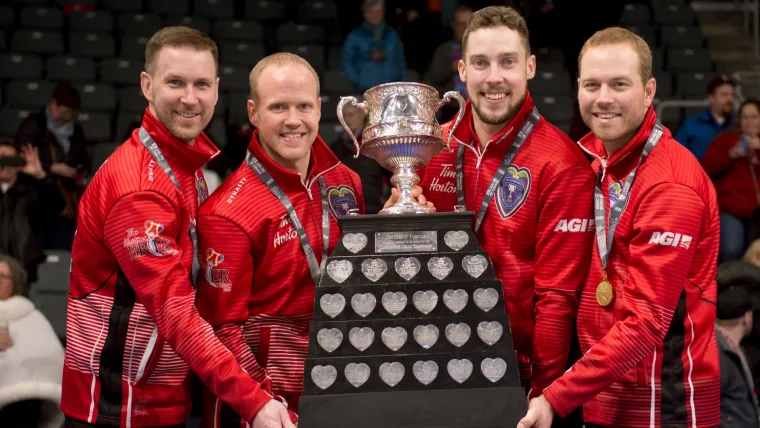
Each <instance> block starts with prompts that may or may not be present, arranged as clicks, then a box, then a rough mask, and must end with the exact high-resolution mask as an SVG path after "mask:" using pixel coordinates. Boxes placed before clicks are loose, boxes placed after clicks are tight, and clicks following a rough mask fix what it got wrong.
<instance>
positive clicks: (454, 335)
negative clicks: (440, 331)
mask: <svg viewBox="0 0 760 428" xmlns="http://www.w3.org/2000/svg"><path fill="white" fill-rule="evenodd" d="M470 333H471V331H470V326H468V325H467V324H465V323H463V322H460V323H459V324H454V323H451V324H449V325H447V326H446V339H448V340H449V342H451V344H452V345H454V346H456V347H457V348H461V347H462V345H464V344H465V343H467V341H468V340H470Z"/></svg>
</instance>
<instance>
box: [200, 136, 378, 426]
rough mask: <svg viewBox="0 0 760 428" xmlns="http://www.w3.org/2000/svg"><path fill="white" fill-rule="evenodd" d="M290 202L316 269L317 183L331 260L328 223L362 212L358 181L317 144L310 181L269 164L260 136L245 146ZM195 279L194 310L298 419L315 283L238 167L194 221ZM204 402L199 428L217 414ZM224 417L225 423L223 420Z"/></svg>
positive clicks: (290, 236) (275, 212)
mask: <svg viewBox="0 0 760 428" xmlns="http://www.w3.org/2000/svg"><path fill="white" fill-rule="evenodd" d="M248 150H249V151H250V153H251V154H253V155H254V156H256V158H257V159H258V160H259V161H260V162H261V163H262V165H263V166H264V167H265V168H266V170H267V171H269V173H270V174H271V175H272V177H273V178H274V180H275V181H276V182H277V183H278V184H279V186H280V187H281V188H282V190H283V191H284V192H285V194H286V195H287V196H288V198H289V199H290V201H291V203H292V204H293V206H294V207H295V209H296V213H297V214H298V218H299V220H300V221H301V223H302V224H303V227H304V230H305V231H306V235H307V236H308V238H309V243H310V244H311V247H312V249H313V250H314V252H315V255H316V257H317V260H318V261H320V262H321V261H322V258H323V257H327V255H326V254H322V248H323V240H322V225H321V222H322V203H321V197H320V189H319V185H318V181H317V180H318V178H319V177H323V178H324V180H325V184H326V188H327V198H328V202H329V207H330V212H331V215H330V218H331V220H330V243H329V252H330V253H331V252H332V250H333V249H334V248H335V245H336V244H337V241H338V239H339V238H340V228H339V226H338V222H337V221H336V216H339V215H346V214H348V210H350V209H352V208H359V210H360V212H361V213H363V212H364V198H363V196H362V189H361V182H360V180H359V176H358V175H356V174H355V173H354V172H352V171H351V170H349V169H348V168H347V167H346V166H344V165H342V164H341V163H340V161H338V159H337V158H336V157H335V155H333V154H332V152H331V151H330V148H329V147H328V146H327V145H326V144H325V143H324V141H322V138H321V137H317V139H316V141H315V142H314V145H313V146H312V150H311V163H310V167H309V173H308V180H305V181H302V180H301V177H300V176H299V174H297V173H295V172H293V171H291V170H288V169H285V168H284V167H282V166H280V165H278V164H277V163H275V162H274V161H273V160H272V159H271V158H270V157H269V156H268V155H267V154H265V153H264V151H263V150H262V148H261V145H260V143H259V140H258V131H257V132H256V133H254V135H253V137H252V139H251V142H250V143H249V145H248ZM198 228H199V233H200V249H201V259H202V260H201V267H202V269H201V275H200V278H199V284H198V299H197V305H198V309H199V311H200V312H201V314H202V315H203V317H204V318H206V319H207V320H208V321H209V323H211V324H212V325H213V326H214V327H215V328H216V331H217V334H218V335H219V337H220V338H221V340H222V342H223V343H224V344H225V346H227V348H229V349H230V350H231V351H232V352H233V353H234V354H235V356H236V357H237V358H238V361H240V363H241V365H242V366H243V368H245V369H246V371H247V372H248V373H250V374H251V376H252V377H253V378H254V379H256V380H257V381H259V382H261V383H262V384H264V385H266V386H267V387H268V388H270V391H271V392H273V393H274V394H277V395H279V396H281V397H283V398H284V399H285V400H286V401H287V403H288V406H289V409H290V410H292V411H294V412H297V411H298V398H299V397H300V395H301V392H302V389H303V376H304V374H303V366H304V360H305V359H306V355H307V351H308V332H309V323H310V322H311V320H312V318H313V314H314V283H313V281H312V278H311V275H310V273H309V267H308V264H307V262H306V257H305V256H304V252H303V249H302V248H301V243H300V241H299V239H298V236H297V235H296V230H295V229H294V228H293V225H292V224H291V222H290V220H289V217H288V214H287V211H286V210H285V208H284V207H283V206H282V204H281V203H280V201H279V200H278V199H277V198H276V197H275V196H274V195H272V192H271V191H270V190H269V188H268V187H267V186H266V185H265V184H264V183H263V182H262V181H261V180H260V179H259V177H258V176H257V175H256V174H255V173H254V172H253V171H252V170H251V168H250V167H249V166H248V164H247V163H245V162H244V163H243V164H242V165H241V166H240V167H239V168H238V169H237V170H236V171H235V172H234V173H232V175H231V176H230V177H229V178H227V179H226V180H225V182H224V183H223V184H222V185H221V187H219V188H218V189H217V190H216V191H215V192H214V193H213V194H212V195H211V197H210V198H209V200H208V201H207V202H206V203H205V204H204V205H203V206H202V208H201V209H200V212H199V214H198ZM208 401H209V400H207V403H206V405H205V406H204V407H205V409H204V426H208V427H213V426H216V425H215V424H214V423H213V422H215V421H216V420H218V419H219V418H220V413H223V412H222V407H223V406H221V403H220V402H219V400H216V399H211V400H210V402H208ZM225 419H226V418H225Z"/></svg>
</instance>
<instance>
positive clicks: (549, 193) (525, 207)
mask: <svg viewBox="0 0 760 428" xmlns="http://www.w3.org/2000/svg"><path fill="white" fill-rule="evenodd" d="M532 110H533V100H532V99H531V98H530V95H529V94H528V95H527V97H526V100H525V102H524V103H523V106H522V107H521V108H520V110H519V111H518V112H517V114H516V115H515V117H514V118H513V119H512V120H511V121H510V122H509V123H508V124H507V125H506V126H505V127H504V129H503V130H502V131H501V132H500V133H499V134H498V135H496V136H495V137H494V138H493V140H492V141H491V142H490V143H489V144H488V146H487V149H486V150H485V153H484V154H482V155H479V154H478V153H476V152H475V150H471V149H469V148H466V149H465V155H464V189H465V200H466V202H467V209H468V210H470V211H475V212H476V213H477V211H478V210H479V208H480V204H481V201H482V200H483V196H484V194H485V192H486V188H487V187H488V185H489V184H490V183H491V180H492V179H493V176H494V174H495V172H496V170H497V168H498V167H499V166H500V165H501V163H502V160H503V159H504V155H505V153H506V151H507V149H508V148H509V146H510V145H511V143H512V141H513V139H514V137H515V136H516V135H517V133H518V132H519V130H520V128H521V127H522V125H523V123H524V122H525V120H526V119H527V118H528V117H529V116H530V114H531V111H532ZM472 114H473V113H472V107H471V106H470V102H469V101H468V102H467V104H466V115H465V117H464V118H463V120H462V123H461V125H460V126H459V127H458V128H457V129H456V130H455V132H454V138H452V140H451V147H452V149H453V150H452V151H451V152H449V151H443V152H441V153H440V154H438V155H437V156H435V157H434V158H433V159H432V161H431V162H430V163H429V164H428V165H427V166H426V167H425V169H424V174H422V173H421V174H420V176H421V177H422V179H421V182H422V184H421V186H422V188H423V193H424V194H425V196H426V197H427V199H428V200H430V201H431V202H433V203H434V204H435V206H436V209H437V210H438V211H452V210H453V207H454V205H456V204H457V193H456V176H455V169H456V157H457V149H458V148H459V144H461V142H465V143H471V145H474V146H476V147H478V148H480V147H481V144H480V142H479V141H478V138H477V135H476V134H475V132H474V130H473V122H472ZM451 126H452V122H449V123H447V124H445V125H444V133H445V134H446V135H448V132H449V130H450V129H451ZM505 135H506V136H505ZM502 137H504V138H502ZM593 190H594V176H593V174H592V172H591V168H590V166H589V163H588V160H587V159H586V158H585V157H584V156H583V154H582V153H581V150H580V149H578V147H577V146H576V145H575V144H573V142H572V141H571V140H570V139H568V137H567V136H565V134H563V133H562V132H561V131H559V130H558V129H557V128H555V127H554V126H552V125H551V124H549V123H548V122H547V121H546V120H544V119H543V118H541V119H540V120H539V122H538V124H537V125H536V127H535V128H534V129H533V132H532V133H531V134H530V136H529V137H528V139H527V140H526V142H525V143H524V145H523V146H522V147H521V148H520V150H519V151H518V152H517V155H516V156H515V158H514V159H513V162H512V164H511V165H510V166H509V168H508V170H507V174H506V175H505V178H504V180H502V183H501V185H500V186H499V187H498V188H497V191H496V194H495V195H494V197H493V200H492V201H491V203H490V206H489V208H488V211H487V212H486V216H485V219H484V221H483V224H482V227H481V228H480V231H479V232H478V234H477V236H478V241H479V242H480V244H481V245H482V246H483V248H484V250H485V251H486V252H487V253H488V255H489V256H490V257H491V260H492V261H493V265H494V268H495V270H496V276H497V277H498V278H499V279H500V280H501V281H502V284H503V287H504V296H505V302H506V309H507V314H508V315H509V318H510V323H511V328H512V337H513V342H514V347H515V350H516V351H517V356H518V362H519V365H520V378H521V380H522V382H523V384H524V385H528V384H530V386H531V387H532V392H533V394H535V393H540V391H541V390H542V389H543V388H544V387H546V386H548V385H549V384H550V383H551V382H552V381H553V380H554V379H555V378H557V377H559V376H560V375H561V374H562V373H563V372H564V371H565V369H566V368H567V358H568V353H569V347H570V341H571V338H572V334H573V323H574V322H575V316H576V308H577V299H578V295H579V293H580V289H581V286H582V285H583V280H584V278H585V276H586V272H587V270H588V265H589V259H590V256H591V245H592V242H593V241H592V240H593V237H594V235H593V205H592V201H593ZM531 368H532V371H531Z"/></svg>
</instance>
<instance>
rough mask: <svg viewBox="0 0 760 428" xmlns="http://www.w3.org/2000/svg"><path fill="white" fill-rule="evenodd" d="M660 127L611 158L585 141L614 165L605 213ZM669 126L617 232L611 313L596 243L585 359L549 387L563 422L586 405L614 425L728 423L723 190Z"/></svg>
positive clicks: (581, 313)
mask: <svg viewBox="0 0 760 428" xmlns="http://www.w3.org/2000/svg"><path fill="white" fill-rule="evenodd" d="M655 120H656V117H655V113H654V110H653V109H652V108H651V107H650V109H649V112H648V113H647V116H646V119H645V120H644V123H643V125H642V126H641V129H640V130H639V132H638V134H637V135H636V136H635V137H634V138H633V140H632V141H631V142H630V143H628V145H627V146H625V148H623V149H622V150H620V151H618V152H616V153H614V154H613V155H612V156H611V157H610V158H609V159H605V149H604V147H603V145H602V143H601V141H600V140H599V139H598V138H596V137H595V136H594V135H593V134H588V135H587V136H585V137H584V138H583V139H582V140H581V141H580V144H581V145H582V147H583V148H584V149H585V150H586V151H587V152H589V153H590V154H592V155H593V156H594V157H595V158H596V160H595V161H594V163H593V168H594V169H595V170H598V169H599V168H600V167H602V168H606V173H605V175H604V182H603V186H602V188H603V189H607V191H605V192H604V198H605V207H606V209H607V210H608V213H609V206H610V203H611V202H610V201H611V200H613V199H615V198H617V197H618V195H619V194H620V190H621V188H622V186H623V183H624V182H625V179H626V177H627V176H628V173H629V172H630V171H631V170H632V169H633V168H634V167H635V166H636V164H637V163H638V161H639V156H640V154H641V151H642V149H643V147H644V144H645V142H646V140H647V138H648V137H649V135H650V133H651V130H652V127H653V126H654V123H655ZM663 129H664V134H663V136H662V138H661V139H660V142H659V144H658V145H657V146H655V148H654V149H653V150H652V152H651V153H650V155H649V156H648V157H647V158H646V160H645V161H644V162H643V164H642V165H641V167H640V168H639V170H638V173H637V175H636V178H635V180H634V182H633V187H632V190H631V193H630V195H629V198H628V205H627V208H626V210H625V211H624V213H623V216H622V217H621V218H620V223H619V224H618V226H617V230H616V231H615V239H614V241H613V245H612V247H613V248H611V249H610V259H609V265H608V267H607V274H608V277H609V280H610V282H611V283H612V285H613V287H614V290H615V298H614V300H613V301H612V303H611V304H610V305H608V306H606V307H602V306H600V305H599V304H598V303H597V301H596V297H595V296H596V287H597V284H599V282H600V281H601V280H602V266H601V261H600V259H599V251H598V247H597V245H596V244H594V245H593V257H592V260H591V268H590V270H589V274H588V278H587V280H586V286H585V287H584V290H583V294H582V296H581V302H580V307H579V309H578V337H579V340H580V345H581V349H582V351H583V353H584V356H583V357H582V358H581V359H580V360H579V361H578V362H576V363H575V364H574V365H573V367H572V368H571V369H570V370H569V371H568V372H567V373H566V374H565V375H563V376H562V377H561V378H560V379H558V380H557V381H555V382H554V383H553V384H552V385H551V386H549V387H548V388H547V389H546V390H544V396H545V397H546V398H547V399H548V400H549V402H550V403H551V405H552V407H553V408H554V409H555V411H556V412H557V414H559V415H560V416H564V415H566V414H568V413H569V412H571V411H572V410H573V409H575V408H576V407H578V406H580V405H581V404H583V403H586V404H585V405H584V406H583V417H584V420H585V421H586V422H589V423H595V424H600V425H604V426H609V427H650V426H652V427H660V426H663V427H664V426H668V427H672V426H689V427H692V426H694V427H713V426H717V425H719V424H720V375H719V368H720V365H719V360H718V348H717V344H716V341H715V332H714V323H715V301H716V298H717V292H716V288H717V287H716V284H715V280H714V278H715V273H716V263H717V255H718V240H719V237H718V236H719V221H718V209H717V202H716V197H715V191H714V190H713V187H712V184H711V183H710V180H709V178H708V177H707V175H706V174H705V172H704V171H703V170H702V167H701V166H700V165H699V163H698V161H697V160H696V159H695V158H694V156H693V155H692V154H691V153H690V152H689V151H688V150H687V149H686V148H684V147H683V146H682V145H681V144H679V143H678V142H676V141H675V140H674V139H673V137H672V135H671V134H670V131H669V130H667V129H665V128H663ZM607 218H608V219H609V214H608V216H607Z"/></svg>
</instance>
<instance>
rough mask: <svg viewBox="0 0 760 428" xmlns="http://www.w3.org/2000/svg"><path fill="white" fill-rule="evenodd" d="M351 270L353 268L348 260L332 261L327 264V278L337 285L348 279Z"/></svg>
mask: <svg viewBox="0 0 760 428" xmlns="http://www.w3.org/2000/svg"><path fill="white" fill-rule="evenodd" d="M353 270H354V267H353V266H352V265H351V262H349V261H348V260H333V261H331V262H330V263H328V264H327V276H329V277H330V278H332V280H333V281H335V282H337V283H338V284H340V283H342V282H343V281H345V280H346V279H348V277H349V276H351V272H353Z"/></svg>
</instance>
